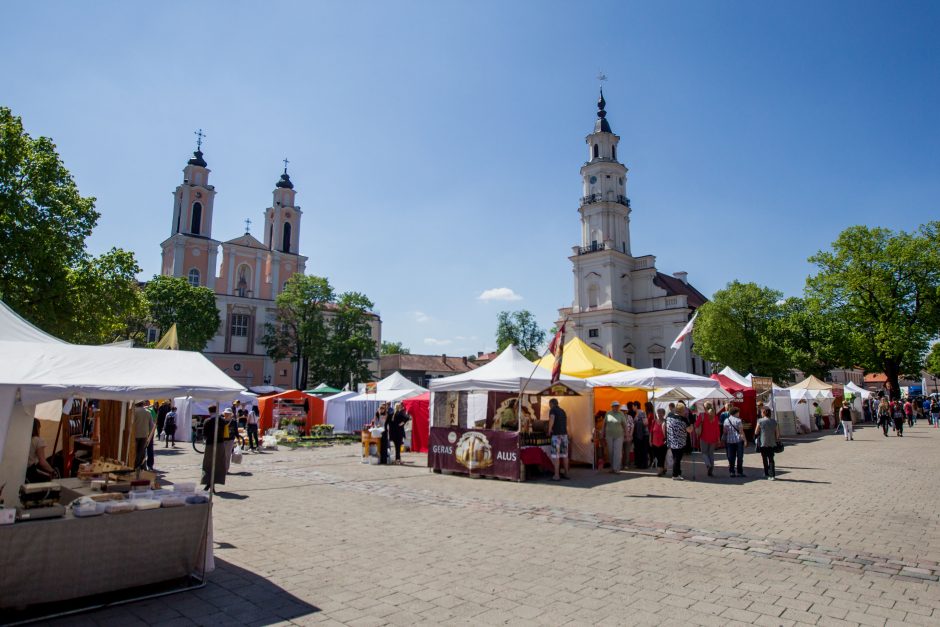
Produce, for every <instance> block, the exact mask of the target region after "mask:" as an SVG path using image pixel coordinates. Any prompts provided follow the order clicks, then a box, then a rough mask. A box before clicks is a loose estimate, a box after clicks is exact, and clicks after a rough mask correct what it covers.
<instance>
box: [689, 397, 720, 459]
mask: <svg viewBox="0 0 940 627" xmlns="http://www.w3.org/2000/svg"><path fill="white" fill-rule="evenodd" d="M695 433H696V434H697V435H698V443H699V449H700V450H701V451H702V457H704V458H705V468H706V470H707V471H708V476H709V477H713V476H715V448H717V446H718V445H719V444H720V443H721V423H720V422H719V420H718V416H717V415H716V414H715V407H714V406H713V405H712V404H711V403H705V411H703V412H702V413H701V414H699V415H698V419H697V420H696V421H695Z"/></svg>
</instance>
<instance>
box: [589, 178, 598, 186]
mask: <svg viewBox="0 0 940 627" xmlns="http://www.w3.org/2000/svg"><path fill="white" fill-rule="evenodd" d="M589 180H590V181H591V185H593V184H594V183H596V182H597V177H596V176H592V177H591V178H590V179H589Z"/></svg>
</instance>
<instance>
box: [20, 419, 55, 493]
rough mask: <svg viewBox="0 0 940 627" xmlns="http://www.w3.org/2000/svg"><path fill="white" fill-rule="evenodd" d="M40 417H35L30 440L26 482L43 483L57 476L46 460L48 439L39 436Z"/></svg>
mask: <svg viewBox="0 0 940 627" xmlns="http://www.w3.org/2000/svg"><path fill="white" fill-rule="evenodd" d="M39 429H40V422H39V419H37V418H33V435H32V438H30V440H29V457H28V458H27V461H26V482H27V483H43V482H45V481H49V480H50V479H52V478H53V477H54V476H55V470H53V469H52V466H50V465H49V462H47V461H46V441H45V440H43V439H42V438H41V437H40V436H39Z"/></svg>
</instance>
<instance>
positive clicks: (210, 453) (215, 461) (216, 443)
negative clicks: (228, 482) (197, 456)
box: [202, 405, 232, 492]
mask: <svg viewBox="0 0 940 627" xmlns="http://www.w3.org/2000/svg"><path fill="white" fill-rule="evenodd" d="M217 411H218V407H216V406H215V405H212V406H210V407H209V417H208V418H206V419H205V420H204V421H203V423H202V435H203V438H204V441H205V444H206V450H205V452H204V453H203V455H202V484H203V485H204V486H206V489H207V490H212V492H215V486H216V484H222V485H225V446H224V440H223V439H222V436H223V429H222V422H223V421H222V420H221V419H220V418H219V416H218V414H217ZM225 411H227V412H231V411H232V410H230V409H226V410H225ZM213 469H214V470H215V477H213V476H212V475H213Z"/></svg>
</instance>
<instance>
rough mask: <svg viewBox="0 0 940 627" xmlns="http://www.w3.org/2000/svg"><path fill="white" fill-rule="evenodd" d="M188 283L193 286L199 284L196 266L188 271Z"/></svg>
mask: <svg viewBox="0 0 940 627" xmlns="http://www.w3.org/2000/svg"><path fill="white" fill-rule="evenodd" d="M189 284H190V285H192V286H193V287H199V286H200V282H199V270H197V269H196V268H193V269H192V270H190V271H189Z"/></svg>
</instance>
